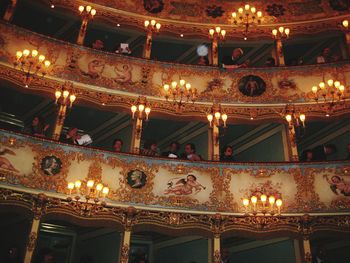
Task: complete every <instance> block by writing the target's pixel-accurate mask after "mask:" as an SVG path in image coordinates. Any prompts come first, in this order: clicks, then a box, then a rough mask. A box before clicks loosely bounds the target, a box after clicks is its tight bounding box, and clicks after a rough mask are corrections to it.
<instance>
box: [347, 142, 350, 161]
mask: <svg viewBox="0 0 350 263" xmlns="http://www.w3.org/2000/svg"><path fill="white" fill-rule="evenodd" d="M346 149H347V150H348V158H347V159H348V160H350V143H348V145H347V146H346Z"/></svg>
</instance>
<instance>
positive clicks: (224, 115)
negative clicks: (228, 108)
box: [221, 113, 227, 122]
mask: <svg viewBox="0 0 350 263" xmlns="http://www.w3.org/2000/svg"><path fill="white" fill-rule="evenodd" d="M221 119H222V120H223V121H224V122H226V121H227V114H226V113H224V114H222V115H221Z"/></svg>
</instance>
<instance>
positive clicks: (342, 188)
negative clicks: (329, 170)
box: [323, 175, 350, 196]
mask: <svg viewBox="0 0 350 263" xmlns="http://www.w3.org/2000/svg"><path fill="white" fill-rule="evenodd" d="M323 178H325V179H326V180H327V182H328V183H329V187H330V188H331V190H332V191H333V193H335V194H336V195H339V194H342V195H344V196H350V182H347V181H345V180H344V178H342V177H340V176H338V175H334V176H332V177H331V179H329V178H328V177H327V175H324V176H323Z"/></svg>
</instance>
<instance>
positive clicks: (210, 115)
mask: <svg viewBox="0 0 350 263" xmlns="http://www.w3.org/2000/svg"><path fill="white" fill-rule="evenodd" d="M207 119H208V121H209V122H212V121H213V114H208V115H207Z"/></svg>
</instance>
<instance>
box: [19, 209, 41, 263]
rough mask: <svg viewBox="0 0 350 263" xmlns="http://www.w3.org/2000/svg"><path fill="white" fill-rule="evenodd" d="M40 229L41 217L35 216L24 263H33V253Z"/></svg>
mask: <svg viewBox="0 0 350 263" xmlns="http://www.w3.org/2000/svg"><path fill="white" fill-rule="evenodd" d="M39 227H40V217H37V216H35V217H34V218H33V222H32V226H31V229H30V234H29V237H28V242H27V247H26V252H25V255H24V261H23V262H24V263H31V261H32V257H33V252H34V249H35V246H36V242H37V239H38V232H39Z"/></svg>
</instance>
